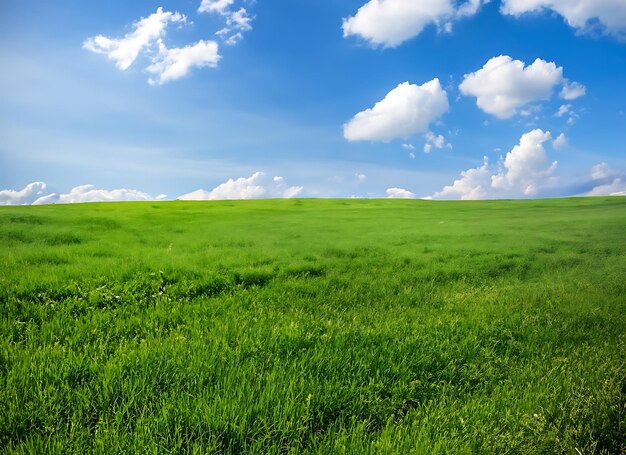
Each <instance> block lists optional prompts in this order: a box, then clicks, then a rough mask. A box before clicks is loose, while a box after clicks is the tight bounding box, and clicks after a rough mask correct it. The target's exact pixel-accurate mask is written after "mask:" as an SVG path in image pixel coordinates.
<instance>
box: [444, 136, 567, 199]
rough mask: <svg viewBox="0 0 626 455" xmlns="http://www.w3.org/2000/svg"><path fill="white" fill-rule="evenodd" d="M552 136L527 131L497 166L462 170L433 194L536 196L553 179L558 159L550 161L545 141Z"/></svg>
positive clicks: (453, 196)
mask: <svg viewBox="0 0 626 455" xmlns="http://www.w3.org/2000/svg"><path fill="white" fill-rule="evenodd" d="M551 138H552V136H551V134H550V132H549V131H546V132H544V131H542V130H540V129H536V130H533V131H530V132H528V133H525V134H523V135H522V137H521V138H520V142H519V144H518V145H516V146H515V147H513V149H512V150H511V151H510V152H508V153H507V154H506V157H505V158H504V160H501V161H500V162H499V163H498V166H497V167H496V168H492V167H491V166H490V165H489V161H488V159H487V157H484V159H483V165H482V166H480V167H477V168H473V169H468V170H466V171H463V172H461V177H460V178H459V179H457V180H455V181H454V183H453V184H452V185H449V186H446V187H444V188H443V189H442V190H441V191H440V192H437V193H435V194H434V195H433V198H434V199H486V198H498V197H528V196H534V195H536V194H537V192H538V191H539V190H540V189H541V187H543V186H544V185H545V184H546V183H547V182H548V181H549V179H550V178H551V176H552V174H553V173H554V171H555V170H556V167H557V162H556V161H554V162H552V163H550V162H549V160H548V156H547V154H546V151H545V149H544V147H543V144H544V143H545V142H546V141H548V140H550V139H551Z"/></svg>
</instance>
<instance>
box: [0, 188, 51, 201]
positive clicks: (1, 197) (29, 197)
mask: <svg viewBox="0 0 626 455" xmlns="http://www.w3.org/2000/svg"><path fill="white" fill-rule="evenodd" d="M48 193H49V190H48V186H47V185H46V184H45V183H44V182H33V183H29V184H28V185H26V187H25V188H24V189H22V190H17V191H16V190H2V191H0V205H28V204H32V203H33V202H34V201H36V200H37V199H39V198H40V197H41V196H45V195H46V194H48Z"/></svg>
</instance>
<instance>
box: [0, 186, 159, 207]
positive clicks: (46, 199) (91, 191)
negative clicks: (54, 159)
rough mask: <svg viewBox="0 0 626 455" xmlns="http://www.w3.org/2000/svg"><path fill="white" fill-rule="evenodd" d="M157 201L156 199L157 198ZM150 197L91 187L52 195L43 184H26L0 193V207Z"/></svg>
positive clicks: (125, 191) (138, 199) (141, 199)
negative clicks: (23, 186) (17, 189)
mask: <svg viewBox="0 0 626 455" xmlns="http://www.w3.org/2000/svg"><path fill="white" fill-rule="evenodd" d="M157 199H158V198H157ZM151 200H154V198H152V197H151V196H150V195H148V194H146V193H144V192H142V191H137V190H129V189H116V190H110V191H109V190H102V189H97V188H96V187H94V186H93V185H80V186H77V187H75V188H73V189H72V190H71V191H70V192H69V193H67V194H59V193H52V192H50V189H49V188H48V185H46V184H45V183H43V182H34V183H30V184H28V185H27V186H26V187H25V188H24V189H23V190H20V191H14V190H4V191H0V205H25V204H26V205H27V204H32V205H42V204H72V203H77V202H111V201H151Z"/></svg>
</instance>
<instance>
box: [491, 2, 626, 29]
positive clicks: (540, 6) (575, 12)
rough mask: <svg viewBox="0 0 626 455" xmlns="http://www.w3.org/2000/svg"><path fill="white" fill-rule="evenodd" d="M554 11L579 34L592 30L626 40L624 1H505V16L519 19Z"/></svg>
mask: <svg viewBox="0 0 626 455" xmlns="http://www.w3.org/2000/svg"><path fill="white" fill-rule="evenodd" d="M544 10H552V11H554V12H556V13H558V14H560V15H561V16H563V18H565V20H566V21H567V23H568V24H569V25H570V26H571V27H574V28H576V29H578V30H580V31H588V30H590V29H593V28H598V26H599V28H600V29H602V31H603V32H605V33H607V34H610V35H613V36H616V37H620V38H623V37H624V36H625V35H626V3H625V2H624V0H503V2H502V7H501V11H502V12H503V13H504V14H508V15H513V16H520V15H522V14H525V13H535V12H541V11H544Z"/></svg>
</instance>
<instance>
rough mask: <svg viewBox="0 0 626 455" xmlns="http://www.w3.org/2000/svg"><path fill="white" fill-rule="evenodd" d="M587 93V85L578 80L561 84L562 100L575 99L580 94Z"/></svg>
mask: <svg viewBox="0 0 626 455" xmlns="http://www.w3.org/2000/svg"><path fill="white" fill-rule="evenodd" d="M586 93H587V87H585V86H584V85H583V84H581V83H579V82H572V83H569V82H567V81H566V82H565V85H563V89H562V90H561V93H560V95H559V96H560V97H561V98H563V99H564V100H568V101H569V100H575V99H576V98H580V97H581V96H585V94H586Z"/></svg>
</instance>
